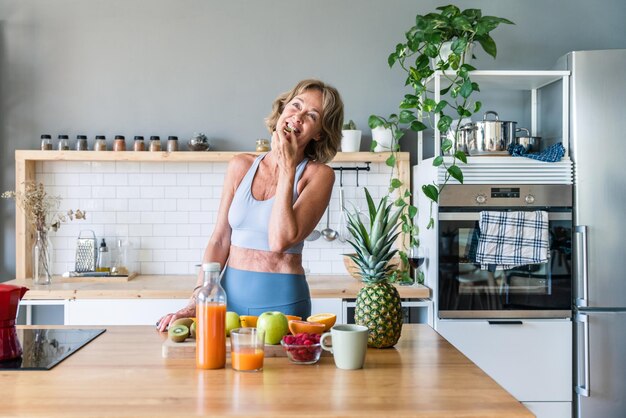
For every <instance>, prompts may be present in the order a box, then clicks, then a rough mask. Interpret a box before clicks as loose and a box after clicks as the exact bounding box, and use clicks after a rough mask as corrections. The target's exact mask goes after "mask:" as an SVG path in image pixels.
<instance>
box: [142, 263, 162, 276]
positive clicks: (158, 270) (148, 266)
mask: <svg viewBox="0 0 626 418" xmlns="http://www.w3.org/2000/svg"><path fill="white" fill-rule="evenodd" d="M165 264H166V263H163V262H143V263H140V268H141V273H142V274H165Z"/></svg>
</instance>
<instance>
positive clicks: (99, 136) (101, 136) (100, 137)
mask: <svg viewBox="0 0 626 418" xmlns="http://www.w3.org/2000/svg"><path fill="white" fill-rule="evenodd" d="M96 139H106V138H105V136H104V135H96Z"/></svg>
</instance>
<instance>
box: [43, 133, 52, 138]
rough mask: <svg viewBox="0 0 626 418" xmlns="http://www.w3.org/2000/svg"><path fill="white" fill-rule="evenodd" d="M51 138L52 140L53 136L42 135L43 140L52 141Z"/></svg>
mask: <svg viewBox="0 0 626 418" xmlns="http://www.w3.org/2000/svg"><path fill="white" fill-rule="evenodd" d="M50 138H52V136H50V135H46V134H43V135H41V139H50Z"/></svg>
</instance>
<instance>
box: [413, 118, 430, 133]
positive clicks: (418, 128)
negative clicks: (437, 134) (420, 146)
mask: <svg viewBox="0 0 626 418" xmlns="http://www.w3.org/2000/svg"><path fill="white" fill-rule="evenodd" d="M410 128H411V130H412V131H415V132H420V131H423V130H425V129H426V128H428V127H427V126H426V125H425V124H423V123H422V122H420V121H419V120H414V121H413V122H411V125H410Z"/></svg>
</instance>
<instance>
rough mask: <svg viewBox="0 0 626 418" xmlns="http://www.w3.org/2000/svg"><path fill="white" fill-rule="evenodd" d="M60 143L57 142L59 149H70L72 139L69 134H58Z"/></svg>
mask: <svg viewBox="0 0 626 418" xmlns="http://www.w3.org/2000/svg"><path fill="white" fill-rule="evenodd" d="M58 139H59V143H58V144H57V149H58V150H59V151H69V149H70V139H69V137H68V136H67V135H59V136H58Z"/></svg>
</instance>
